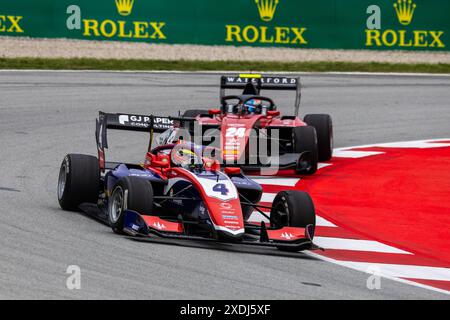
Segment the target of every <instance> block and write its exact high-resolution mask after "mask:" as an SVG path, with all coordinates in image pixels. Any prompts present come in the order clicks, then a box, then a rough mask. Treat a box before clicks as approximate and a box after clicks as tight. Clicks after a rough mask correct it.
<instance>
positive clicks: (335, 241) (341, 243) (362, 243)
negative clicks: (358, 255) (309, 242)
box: [314, 237, 412, 254]
mask: <svg viewBox="0 0 450 320" xmlns="http://www.w3.org/2000/svg"><path fill="white" fill-rule="evenodd" d="M314 243H316V244H317V245H318V246H320V247H322V248H325V249H337V250H356V251H366V252H382V253H401V254H412V253H410V252H407V251H403V250H400V249H397V248H394V247H391V246H388V245H386V244H383V243H381V242H378V241H372V240H355V239H343V238H329V237H315V238H314Z"/></svg>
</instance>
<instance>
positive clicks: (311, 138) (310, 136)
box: [292, 126, 319, 174]
mask: <svg viewBox="0 0 450 320" xmlns="http://www.w3.org/2000/svg"><path fill="white" fill-rule="evenodd" d="M292 134H293V144H294V152H295V153H303V152H309V157H308V159H309V166H308V169H306V171H302V172H297V173H306V174H314V173H316V171H317V162H318V157H319V154H318V150H317V135H316V130H315V129H314V127H310V126H306V127H296V128H294V129H293V131H292Z"/></svg>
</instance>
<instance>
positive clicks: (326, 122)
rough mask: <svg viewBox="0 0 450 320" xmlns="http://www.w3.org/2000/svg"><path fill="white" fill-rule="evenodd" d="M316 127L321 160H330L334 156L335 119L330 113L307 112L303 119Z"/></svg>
mask: <svg viewBox="0 0 450 320" xmlns="http://www.w3.org/2000/svg"><path fill="white" fill-rule="evenodd" d="M303 121H304V122H306V124H307V125H308V126H312V127H314V128H315V129H316V133H317V145H318V148H319V161H328V160H330V159H331V157H332V156H333V121H332V119H331V116H330V115H328V114H307V115H306V116H305V118H304V119H303Z"/></svg>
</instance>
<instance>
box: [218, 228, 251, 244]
mask: <svg viewBox="0 0 450 320" xmlns="http://www.w3.org/2000/svg"><path fill="white" fill-rule="evenodd" d="M216 231H217V236H218V237H219V240H222V241H227V242H239V241H241V240H242V238H243V237H244V234H245V232H244V230H241V231H239V233H236V232H234V231H231V230H216Z"/></svg>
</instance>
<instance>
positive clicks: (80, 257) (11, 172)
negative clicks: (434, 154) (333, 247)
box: [0, 71, 450, 299]
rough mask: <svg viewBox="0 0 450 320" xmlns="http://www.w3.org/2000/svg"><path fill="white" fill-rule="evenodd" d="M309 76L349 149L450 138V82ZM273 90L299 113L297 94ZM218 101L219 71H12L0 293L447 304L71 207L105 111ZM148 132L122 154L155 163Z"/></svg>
mask: <svg viewBox="0 0 450 320" xmlns="http://www.w3.org/2000/svg"><path fill="white" fill-rule="evenodd" d="M302 81H303V84H304V89H303V100H302V108H301V111H302V114H305V113H312V112H318V113H330V114H331V115H332V116H333V119H334V125H335V146H336V147H343V146H352V145H362V144H369V143H375V142H389V141H401V140H415V139H429V138H440V137H448V136H449V135H450V134H449V133H450V125H449V123H450V112H449V107H450V106H449V101H450V78H449V77H425V76H415V77H406V76H367V75H352V76H350V75H311V74H309V75H303V76H302ZM273 96H274V98H275V100H276V101H278V104H279V107H280V109H281V110H282V111H284V112H285V113H286V112H291V110H292V101H293V96H290V97H289V98H285V97H282V96H281V95H280V94H279V93H275V94H274V95H273ZM217 102H218V76H217V75H205V74H203V75H202V74H149V73H101V72H93V73H71V72H14V71H7V72H0V298H3V299H11V298H31V299H38V298H44V299H56V298H76V299H80V298H81V299H96V298H97V299H116V298H128V299H257V298H263V299H439V298H443V299H448V296H447V295H444V294H440V293H437V292H434V291H430V290H426V289H422V288H418V287H414V286H410V285H407V284H403V283H399V282H394V281H391V280H386V279H383V280H382V287H381V289H380V290H368V289H367V287H366V280H367V277H368V275H367V274H365V273H361V272H358V271H354V270H351V269H347V268H344V267H341V266H337V265H334V264H330V263H328V262H324V261H321V260H316V259H314V258H312V257H309V256H307V255H304V254H286V253H281V252H278V251H276V250H272V249H261V248H243V247H239V246H235V245H205V244H199V243H189V244H188V245H177V244H174V243H167V242H165V243H139V242H135V241H132V240H129V239H127V238H124V237H120V236H117V235H114V234H113V233H112V231H111V230H110V228H109V227H107V226H105V225H102V224H100V223H98V222H96V221H94V220H92V219H91V218H89V217H86V216H84V215H82V214H78V213H71V212H64V211H62V210H60V209H59V206H58V203H57V199H56V182H57V175H58V169H59V166H60V163H61V161H62V159H63V157H64V155H65V154H67V153H87V154H95V152H96V151H95V150H96V149H95V141H94V119H95V117H96V116H97V112H98V110H103V111H108V112H129V113H143V114H149V113H153V114H161V115H165V114H174V113H176V112H177V111H178V110H179V109H181V110H184V109H188V108H197V107H210V106H214V105H215V104H217ZM146 138H147V137H146V136H145V135H144V136H142V134H137V136H136V134H134V133H133V134H132V135H121V134H115V133H114V134H112V135H110V138H109V140H110V142H111V145H110V147H111V149H112V150H114V151H112V155H113V157H115V158H116V159H122V160H136V161H139V160H142V157H143V156H144V152H145V148H146V145H145V142H146ZM113 140H114V141H113ZM418 165H420V164H418ZM163 242H164V241H163ZM69 265H78V266H79V267H80V268H81V290H68V289H67V288H66V278H67V276H68V275H67V274H66V268H67V267H68V266H69Z"/></svg>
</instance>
